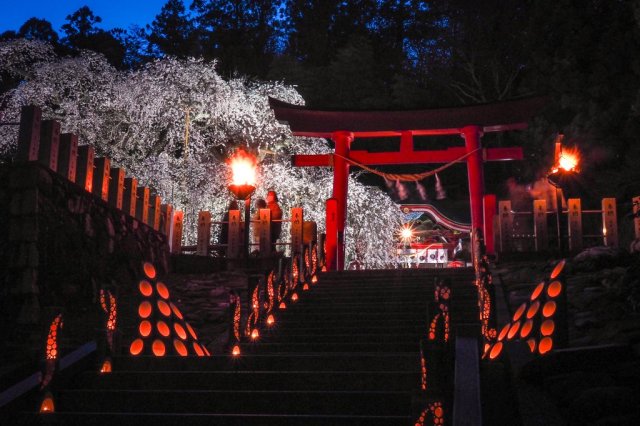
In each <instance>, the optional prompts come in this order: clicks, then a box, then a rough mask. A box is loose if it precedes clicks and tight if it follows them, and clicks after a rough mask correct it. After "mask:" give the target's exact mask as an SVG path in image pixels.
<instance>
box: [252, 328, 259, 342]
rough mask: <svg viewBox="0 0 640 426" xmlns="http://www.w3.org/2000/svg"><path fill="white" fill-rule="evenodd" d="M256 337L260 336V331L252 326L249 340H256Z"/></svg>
mask: <svg viewBox="0 0 640 426" xmlns="http://www.w3.org/2000/svg"><path fill="white" fill-rule="evenodd" d="M258 337H260V332H258V329H257V328H254V329H253V330H252V331H251V340H256V339H257V338H258Z"/></svg>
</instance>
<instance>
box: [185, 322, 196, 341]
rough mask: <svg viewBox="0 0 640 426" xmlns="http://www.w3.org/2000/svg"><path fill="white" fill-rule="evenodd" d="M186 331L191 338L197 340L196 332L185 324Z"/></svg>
mask: <svg viewBox="0 0 640 426" xmlns="http://www.w3.org/2000/svg"><path fill="white" fill-rule="evenodd" d="M187 330H189V334H190V335H191V337H193V338H194V339H195V340H198V336H196V332H195V331H194V330H193V328H191V326H190V325H189V324H187Z"/></svg>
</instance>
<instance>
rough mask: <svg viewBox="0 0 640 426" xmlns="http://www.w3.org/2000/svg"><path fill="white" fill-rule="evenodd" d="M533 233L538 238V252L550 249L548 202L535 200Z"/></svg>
mask: <svg viewBox="0 0 640 426" xmlns="http://www.w3.org/2000/svg"><path fill="white" fill-rule="evenodd" d="M533 232H534V233H535V237H536V251H543V250H547V249H548V248H549V230H548V226H547V200H533Z"/></svg>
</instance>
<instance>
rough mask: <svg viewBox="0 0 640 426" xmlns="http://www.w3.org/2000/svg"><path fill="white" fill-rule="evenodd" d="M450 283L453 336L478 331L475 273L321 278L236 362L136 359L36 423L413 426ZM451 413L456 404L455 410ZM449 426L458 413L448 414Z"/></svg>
mask: <svg viewBox="0 0 640 426" xmlns="http://www.w3.org/2000/svg"><path fill="white" fill-rule="evenodd" d="M436 277H440V278H448V279H449V280H450V281H451V289H452V296H451V320H452V331H453V333H454V334H455V331H456V328H457V327H458V326H460V325H463V324H464V325H468V324H476V323H477V318H478V310H477V306H476V300H477V298H476V290H475V287H474V286H473V284H472V280H473V272H472V271H471V270H470V269H466V268H461V269H450V270H430V269H414V270H388V271H347V272H331V273H323V274H321V275H320V279H319V281H318V283H317V284H314V285H313V286H312V287H311V290H309V291H305V292H300V300H299V301H298V302H297V303H289V304H288V306H287V309H286V310H283V311H279V312H277V314H276V323H275V324H274V325H273V326H272V327H271V328H267V327H266V326H264V327H262V328H261V330H262V331H261V334H262V335H261V336H260V338H259V339H258V340H257V341H255V342H252V343H246V344H244V345H243V347H242V354H241V355H240V356H239V357H231V356H230V355H229V354H218V355H214V356H211V357H202V358H196V357H184V358H183V357H163V358H156V357H129V356H122V357H117V358H115V359H114V364H113V373H111V374H107V375H98V374H97V373H96V372H83V373H81V374H79V375H77V376H76V377H74V378H72V379H71V380H69V381H68V383H67V384H66V385H65V386H64V387H63V388H62V389H59V390H58V392H57V396H56V413H55V414H49V415H44V416H42V415H41V416H36V418H34V416H33V415H32V414H31V415H27V416H26V417H23V419H22V420H23V421H25V423H28V424H33V422H35V421H39V422H42V423H44V424H97V425H107V424H108V425H119V426H122V425H140V424H145V423H146V424H149V425H154V426H158V425H196V424H198V425H199V424H203V425H205V424H206V425H306V426H310V425H368V426H373V425H394V426H397V425H413V424H414V423H415V420H416V409H417V410H418V411H419V410H420V409H421V408H420V407H418V408H416V406H415V404H416V398H415V395H416V393H417V391H418V389H419V387H420V343H419V342H420V339H421V337H423V336H424V335H425V333H426V331H427V329H428V326H429V320H430V318H429V317H428V306H429V302H430V301H432V300H433V294H434V279H435V278H436ZM449 406H450V401H449ZM445 418H446V419H447V420H446V421H447V423H448V424H449V423H450V421H451V416H450V413H445Z"/></svg>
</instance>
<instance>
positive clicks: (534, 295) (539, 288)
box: [531, 282, 544, 300]
mask: <svg viewBox="0 0 640 426" xmlns="http://www.w3.org/2000/svg"><path fill="white" fill-rule="evenodd" d="M543 289H544V282H541V283H540V284H538V286H537V287H536V288H535V290H533V293H531V300H536V299H537V298H538V296H540V293H542V290H543Z"/></svg>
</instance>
